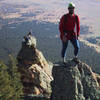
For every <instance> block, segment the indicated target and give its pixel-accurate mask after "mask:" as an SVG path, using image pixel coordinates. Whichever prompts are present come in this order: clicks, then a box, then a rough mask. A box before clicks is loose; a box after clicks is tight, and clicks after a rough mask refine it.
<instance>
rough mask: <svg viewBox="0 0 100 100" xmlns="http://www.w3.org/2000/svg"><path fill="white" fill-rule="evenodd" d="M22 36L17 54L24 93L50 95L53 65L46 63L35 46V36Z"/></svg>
mask: <svg viewBox="0 0 100 100" xmlns="http://www.w3.org/2000/svg"><path fill="white" fill-rule="evenodd" d="M24 38H25V40H24V41H23V42H22V48H21V50H20V51H19V53H18V55H17V59H18V69H19V71H20V73H21V81H22V83H23V86H24V88H23V91H24V94H25V95H29V94H35V95H40V94H43V95H46V96H50V94H51V85H50V83H51V81H52V80H53V77H52V66H53V65H52V63H48V62H47V61H46V59H45V57H44V56H43V54H42V52H40V51H39V50H38V49H37V48H36V39H35V37H33V36H32V35H30V37H24ZM32 39H33V40H32Z"/></svg>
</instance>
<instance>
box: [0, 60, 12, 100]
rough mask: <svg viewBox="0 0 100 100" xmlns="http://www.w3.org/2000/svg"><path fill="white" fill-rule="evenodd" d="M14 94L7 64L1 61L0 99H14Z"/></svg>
mask: <svg viewBox="0 0 100 100" xmlns="http://www.w3.org/2000/svg"><path fill="white" fill-rule="evenodd" d="M13 94H14V89H13V88H12V86H11V80H10V76H9V74H8V72H7V66H6V65H5V64H3V63H2V62H1V61H0V100H12V97H13Z"/></svg>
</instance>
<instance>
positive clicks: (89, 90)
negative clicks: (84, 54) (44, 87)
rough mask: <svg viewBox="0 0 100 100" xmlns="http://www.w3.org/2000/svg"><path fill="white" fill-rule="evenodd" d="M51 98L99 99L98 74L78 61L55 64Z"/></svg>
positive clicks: (99, 78)
mask: <svg viewBox="0 0 100 100" xmlns="http://www.w3.org/2000/svg"><path fill="white" fill-rule="evenodd" d="M52 75H53V77H54V80H53V81H52V82H51V86H52V94H51V100H100V76H99V75H98V74H95V73H93V72H92V70H91V68H90V67H89V66H88V65H86V64H85V63H82V62H80V61H79V63H75V62H74V61H73V60H69V61H67V63H66V64H65V65H63V64H60V63H58V64H55V65H54V67H53V69H52Z"/></svg>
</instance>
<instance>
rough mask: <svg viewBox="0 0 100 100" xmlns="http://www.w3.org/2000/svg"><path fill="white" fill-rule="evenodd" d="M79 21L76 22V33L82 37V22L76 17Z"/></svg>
mask: <svg viewBox="0 0 100 100" xmlns="http://www.w3.org/2000/svg"><path fill="white" fill-rule="evenodd" d="M76 17H77V20H76V32H77V36H79V35H80V20H79V17H78V16H77V15H76Z"/></svg>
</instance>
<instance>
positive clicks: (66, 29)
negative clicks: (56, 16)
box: [59, 13, 80, 40]
mask: <svg viewBox="0 0 100 100" xmlns="http://www.w3.org/2000/svg"><path fill="white" fill-rule="evenodd" d="M66 17H67V19H66V20H65V15H63V16H62V18H61V19H60V24H59V31H60V38H61V39H62V38H63V36H64V35H65V34H66V38H67V39H68V40H70V39H71V38H77V36H79V35H80V21H79V17H78V15H75V14H73V16H71V15H70V14H69V13H68V14H66ZM76 17H77V18H76ZM75 26H76V32H75Z"/></svg>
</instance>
